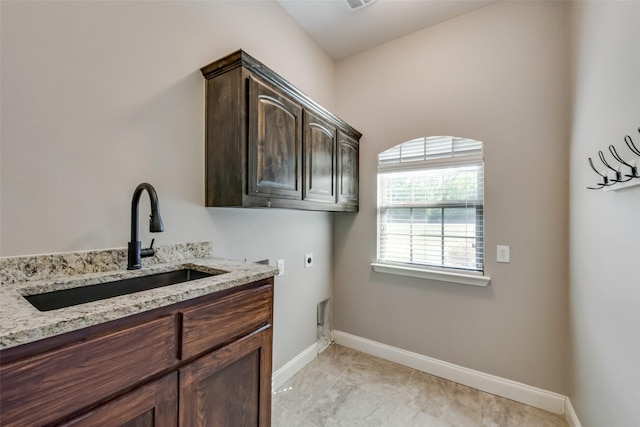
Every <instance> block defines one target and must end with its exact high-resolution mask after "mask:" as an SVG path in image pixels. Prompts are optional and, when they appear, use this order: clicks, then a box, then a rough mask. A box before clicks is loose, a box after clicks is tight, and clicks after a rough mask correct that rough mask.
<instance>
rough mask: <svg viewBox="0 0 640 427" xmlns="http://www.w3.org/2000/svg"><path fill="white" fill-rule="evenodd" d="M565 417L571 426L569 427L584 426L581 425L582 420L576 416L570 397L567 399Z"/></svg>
mask: <svg viewBox="0 0 640 427" xmlns="http://www.w3.org/2000/svg"><path fill="white" fill-rule="evenodd" d="M564 416H565V418H566V419H567V423H568V424H569V427H582V424H580V420H579V419H578V415H577V414H576V411H575V410H574V409H573V405H572V404H571V401H570V400H569V398H568V397H567V402H566V408H565V414H564Z"/></svg>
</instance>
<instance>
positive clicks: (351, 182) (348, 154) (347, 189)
mask: <svg viewBox="0 0 640 427" xmlns="http://www.w3.org/2000/svg"><path fill="white" fill-rule="evenodd" d="M338 142H339V145H340V148H339V150H340V151H339V160H338V167H339V169H338V202H340V203H343V204H348V205H354V206H357V205H358V141H357V140H355V139H354V138H351V137H349V136H348V135H344V134H342V133H341V132H338Z"/></svg>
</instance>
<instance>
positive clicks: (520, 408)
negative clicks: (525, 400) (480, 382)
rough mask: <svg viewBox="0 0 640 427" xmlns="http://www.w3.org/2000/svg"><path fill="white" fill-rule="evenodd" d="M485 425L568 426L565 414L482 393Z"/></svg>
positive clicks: (483, 424) (514, 426)
mask: <svg viewBox="0 0 640 427" xmlns="http://www.w3.org/2000/svg"><path fill="white" fill-rule="evenodd" d="M481 400H482V426H483V427H568V423H567V421H566V420H565V419H564V417H563V416H561V415H557V414H553V413H551V412H547V411H544V410H542V409H539V408H534V407H532V406H527V405H524V404H522V403H519V402H514V401H513V400H509V399H505V398H503V397H499V396H494V395H492V394H488V393H481Z"/></svg>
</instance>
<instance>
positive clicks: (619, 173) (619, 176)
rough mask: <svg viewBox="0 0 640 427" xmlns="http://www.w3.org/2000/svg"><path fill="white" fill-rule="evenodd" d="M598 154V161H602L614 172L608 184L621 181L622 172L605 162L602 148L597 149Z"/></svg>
mask: <svg viewBox="0 0 640 427" xmlns="http://www.w3.org/2000/svg"><path fill="white" fill-rule="evenodd" d="M598 156H600V161H601V162H602V164H603V165H605V166H606V167H607V168H609V169H611V170H612V171H614V172H615V173H616V177H615V179H614V180H613V182H612V183H611V184H610V185H613V184H615V183H616V182H621V181H620V180H621V179H622V172H620V171H619V170H618V169H615V168H614V167H612V166H611V165H610V164H609V163H608V162H607V159H605V157H604V153H603V152H602V150H600V151H598Z"/></svg>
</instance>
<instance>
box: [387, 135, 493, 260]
mask: <svg viewBox="0 0 640 427" xmlns="http://www.w3.org/2000/svg"><path fill="white" fill-rule="evenodd" d="M482 156H483V155H482V142H480V141H475V140H471V139H466V138H455V137H441V136H438V137H428V138H420V139H415V140H411V141H407V142H405V143H403V144H400V145H397V146H395V147H392V148H390V149H389V150H386V151H384V152H383V153H380V154H379V155H378V262H379V263H397V264H407V265H412V266H416V265H418V266H431V267H445V268H455V269H462V270H471V271H479V272H482V271H483V270H484V261H483V260H484V250H483V249H484V245H483V228H484V227H483V209H484V206H483V205H484V173H483V172H484V168H483V159H482Z"/></svg>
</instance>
